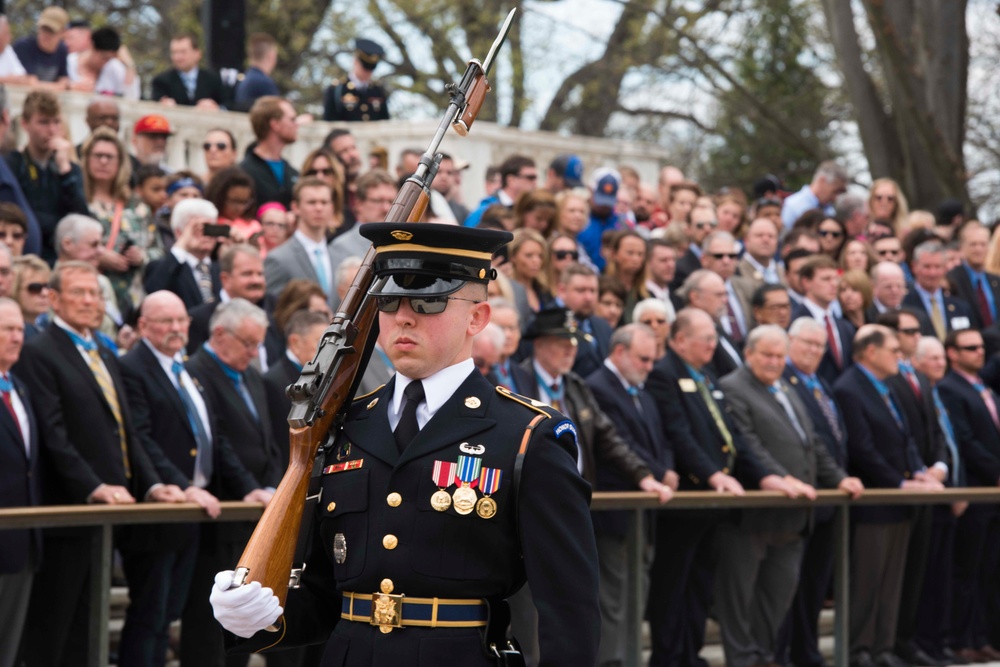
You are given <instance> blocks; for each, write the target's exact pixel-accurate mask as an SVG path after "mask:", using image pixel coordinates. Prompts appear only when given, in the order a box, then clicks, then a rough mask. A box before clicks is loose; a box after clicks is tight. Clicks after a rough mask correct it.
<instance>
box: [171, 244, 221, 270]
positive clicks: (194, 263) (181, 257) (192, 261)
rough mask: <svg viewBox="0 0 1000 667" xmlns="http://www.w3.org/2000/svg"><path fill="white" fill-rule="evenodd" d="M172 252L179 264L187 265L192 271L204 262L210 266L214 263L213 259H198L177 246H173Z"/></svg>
mask: <svg viewBox="0 0 1000 667" xmlns="http://www.w3.org/2000/svg"><path fill="white" fill-rule="evenodd" d="M170 252H171V253H172V254H173V256H174V257H176V258H177V261H178V262H180V263H181V264H187V265H188V266H190V267H191V268H192V269H197V268H198V265H199V264H200V263H201V262H202V261H205V262H207V263H208V264H211V263H212V258H211V257H206V258H205V259H204V260H200V259H198V258H197V257H195V256H194V255H192V254H191V253H189V252H188V251H187V250H185V249H184V248H179V247H177V246H176V245H174V246H171V248H170Z"/></svg>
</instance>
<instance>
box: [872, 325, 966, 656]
mask: <svg viewBox="0 0 1000 667" xmlns="http://www.w3.org/2000/svg"><path fill="white" fill-rule="evenodd" d="M876 324H881V325H883V326H886V327H889V328H890V329H892V330H893V331H895V332H896V337H897V338H898V339H899V347H900V350H901V352H902V356H901V358H900V360H899V373H897V374H896V375H893V376H891V377H890V378H888V379H887V380H886V384H888V385H889V388H890V389H892V391H893V392H894V393H895V396H897V397H898V398H899V402H900V407H901V408H902V410H903V412H904V413H905V415H906V421H907V423H908V424H909V425H910V431H911V432H912V434H913V441H914V442H915V443H916V445H917V451H918V452H919V453H920V458H921V460H922V461H923V463H924V465H925V466H927V473H928V474H929V475H932V476H933V477H934V478H935V479H937V480H938V481H939V482H941V483H942V484H944V483H946V482H947V477H948V465H949V464H948V461H949V460H950V457H949V455H948V448H947V445H946V444H945V440H944V434H943V433H942V431H941V426H940V424H939V423H938V416H937V411H936V409H935V405H934V393H933V390H932V387H931V383H930V380H928V379H927V377H926V376H925V375H924V374H923V373H921V372H920V371H917V370H916V369H915V368H914V367H913V361H912V360H913V355H914V354H916V352H917V343H918V342H919V341H920V320H919V318H918V317H917V313H916V312H915V311H912V310H910V309H909V308H905V307H904V308H903V309H901V310H898V311H894V312H887V313H882V314H881V315H879V316H878V318H876ZM934 509H935V508H934V507H932V506H930V505H923V506H917V507H915V508H914V509H913V521H912V524H911V528H910V544H909V548H908V549H907V554H906V574H905V575H904V577H903V596H902V598H901V601H900V605H899V621H898V623H897V626H896V654H897V655H898V656H900V657H901V658H902V659H903V660H905V661H906V662H908V663H910V664H913V665H934V664H935V663H936V662H937V660H935V659H934V658H933V657H931V656H929V655H927V654H926V653H924V652H923V651H922V650H921V649H919V648H918V647H917V646H916V644H915V643H914V640H915V638H916V632H917V613H918V610H919V608H920V605H921V604H922V600H923V597H924V596H923V595H922V591H923V585H924V573H925V571H927V557H928V553H929V551H930V546H931V539H932V529H933V523H934Z"/></svg>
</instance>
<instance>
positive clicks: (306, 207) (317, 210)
mask: <svg viewBox="0 0 1000 667" xmlns="http://www.w3.org/2000/svg"><path fill="white" fill-rule="evenodd" d="M292 210H293V211H294V212H295V213H296V214H297V215H298V220H299V224H298V227H297V228H296V230H295V233H294V234H293V235H292V237H291V238H289V239H288V240H287V241H285V242H284V243H282V244H281V245H280V246H278V247H277V248H275V249H274V250H272V251H270V252H269V253H267V257H266V258H265V259H264V275H265V277H266V279H267V293H268V294H269V295H270V296H271V298H273V299H277V298H278V296H280V295H281V291H282V290H283V289H285V285H287V284H288V281H290V280H311V281H312V282H314V283H316V284H318V285H319V286H320V287H321V288H322V289H323V293H324V294H326V297H327V303H329V304H330V307H331V308H332V307H333V306H334V305H335V303H336V302H337V300H338V299H337V296H336V289H335V287H334V284H333V280H334V275H333V256H332V255H331V253H330V248H329V246H328V245H327V242H326V230H327V229H328V228H329V226H330V222H331V220H332V219H333V194H332V191H331V190H330V186H329V185H328V184H327V183H325V182H324V181H321V180H319V179H318V178H312V177H309V178H305V179H303V180H301V181H299V183H298V185H296V186H295V194H294V202H293V203H292Z"/></svg>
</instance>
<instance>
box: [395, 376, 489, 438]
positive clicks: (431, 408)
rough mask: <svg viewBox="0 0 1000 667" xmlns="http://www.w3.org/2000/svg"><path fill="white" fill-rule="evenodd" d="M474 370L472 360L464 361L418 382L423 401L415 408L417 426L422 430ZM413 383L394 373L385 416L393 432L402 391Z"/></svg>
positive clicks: (401, 408)
mask: <svg viewBox="0 0 1000 667" xmlns="http://www.w3.org/2000/svg"><path fill="white" fill-rule="evenodd" d="M474 370H476V365H475V364H474V363H473V362H472V359H465V360H464V361H460V362H458V363H457V364H452V365H451V366H448V367H447V368H442V369H441V370H439V371H438V372H437V373H434V375H431V376H430V377H425V378H423V379H422V380H421V381H420V382H421V383H422V384H423V385H424V401H423V403H421V404H420V405H419V406H418V407H417V425H418V426H419V427H420V428H423V427H424V426H426V425H427V422H429V421H430V420H431V418H432V417H433V416H434V415H436V414H437V411H438V410H440V409H441V406H442V405H444V404H445V403H446V402H447V401H448V399H449V398H451V396H452V394H454V393H455V392H456V391H458V388H459V387H460V386H461V385H462V383H463V382H465V381H466V380H467V379H468V377H469V375H470V374H471V373H472V371H474ZM411 382H413V379H412V378H408V377H406V376H405V375H403V374H402V373H396V386H395V387H394V391H393V394H392V399H391V400H390V401H389V407H388V409H387V411H386V412H387V416H388V417H389V428H390V429H392V430H393V431H395V430H396V427H397V426H399V420H400V419H401V418H402V416H403V403H404V401H405V399H406V397H405V396H404V395H403V390H405V389H406V387H407V385H409V384H410V383H411Z"/></svg>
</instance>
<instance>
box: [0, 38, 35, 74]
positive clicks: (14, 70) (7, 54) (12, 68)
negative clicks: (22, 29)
mask: <svg viewBox="0 0 1000 667" xmlns="http://www.w3.org/2000/svg"><path fill="white" fill-rule="evenodd" d="M27 73H28V72H27V70H25V69H24V65H22V64H21V61H20V59H19V58H18V57H17V54H16V53H14V47H13V46H11V45H10V44H8V45H7V48H6V49H4V50H3V52H2V53H0V76H24V75H25V74H27Z"/></svg>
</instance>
